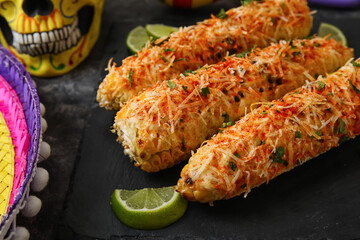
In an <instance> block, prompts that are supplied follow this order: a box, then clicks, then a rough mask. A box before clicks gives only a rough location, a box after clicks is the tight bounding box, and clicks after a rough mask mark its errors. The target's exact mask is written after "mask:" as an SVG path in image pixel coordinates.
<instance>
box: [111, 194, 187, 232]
mask: <svg viewBox="0 0 360 240" xmlns="http://www.w3.org/2000/svg"><path fill="white" fill-rule="evenodd" d="M187 203H188V202H187V200H185V199H183V198H181V195H180V194H179V193H178V192H176V191H175V189H174V187H164V188H144V189H140V190H124V189H116V190H115V191H114V193H113V194H112V196H111V206H112V209H113V211H114V212H115V214H116V216H117V217H118V218H119V219H120V221H122V222H123V223H125V224H126V225H128V226H129V227H132V228H137V229H158V228H162V227H166V226H168V225H170V224H171V223H173V222H175V221H176V220H178V219H179V218H180V217H181V216H182V215H184V213H185V211H186V208H187Z"/></svg>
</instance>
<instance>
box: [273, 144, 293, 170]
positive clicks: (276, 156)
mask: <svg viewBox="0 0 360 240" xmlns="http://www.w3.org/2000/svg"><path fill="white" fill-rule="evenodd" d="M284 155H285V149H284V148H283V147H281V146H280V147H278V148H276V149H275V152H274V153H273V154H272V155H271V156H270V159H272V161H273V162H275V163H282V164H284V165H285V166H287V165H288V164H289V163H288V162H287V161H286V160H284V159H283V158H282V156H284Z"/></svg>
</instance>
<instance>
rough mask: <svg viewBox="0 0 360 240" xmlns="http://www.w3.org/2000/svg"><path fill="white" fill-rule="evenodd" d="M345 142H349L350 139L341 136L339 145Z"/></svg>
mask: <svg viewBox="0 0 360 240" xmlns="http://www.w3.org/2000/svg"><path fill="white" fill-rule="evenodd" d="M347 140H350V138H349V137H348V136H342V137H341V138H340V140H339V144H342V143H344V142H346V141H347Z"/></svg>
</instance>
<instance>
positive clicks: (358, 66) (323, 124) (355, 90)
mask: <svg viewBox="0 0 360 240" xmlns="http://www.w3.org/2000/svg"><path fill="white" fill-rule="evenodd" d="M359 89H360V59H359V60H357V62H355V63H348V64H346V66H344V67H342V68H341V69H339V70H338V71H337V72H335V73H333V74H330V75H329V76H328V77H327V78H323V77H319V78H318V80H317V81H315V82H311V83H308V84H306V85H304V86H303V87H301V88H298V89H297V90H294V91H292V92H290V93H288V94H286V95H285V96H284V98H283V99H281V100H276V101H273V102H271V103H266V104H264V105H262V106H261V107H259V108H257V109H256V110H254V111H253V112H251V113H249V114H248V115H247V116H245V117H244V118H242V119H241V120H240V121H238V122H237V123H236V125H234V126H232V127H229V128H227V129H226V130H224V131H223V132H222V133H219V134H218V135H216V136H214V137H213V138H212V139H211V140H209V141H207V144H206V145H205V146H203V147H201V148H199V149H198V151H197V153H196V154H194V155H193V156H192V157H191V158H190V161H189V164H187V165H186V166H185V167H184V168H183V170H182V172H181V179H180V180H179V181H178V185H177V191H179V192H180V193H181V194H182V196H183V197H185V198H187V199H189V200H193V201H200V202H213V201H215V200H220V199H224V198H226V199H228V198H232V197H234V196H237V195H240V194H242V193H245V196H246V194H247V193H249V192H250V190H251V189H252V188H254V187H257V186H259V185H261V184H263V183H268V182H269V180H271V179H273V178H275V177H276V176H278V175H280V174H282V173H284V172H286V171H289V170H291V169H293V168H294V167H296V166H298V165H301V164H303V163H304V162H306V161H308V160H309V159H311V158H314V157H316V156H318V155H319V154H321V153H324V152H326V151H328V150H329V149H331V148H333V147H336V146H338V145H339V144H340V143H341V142H343V141H344V140H347V139H349V138H354V137H355V136H356V135H358V134H359V133H360V90H359Z"/></svg>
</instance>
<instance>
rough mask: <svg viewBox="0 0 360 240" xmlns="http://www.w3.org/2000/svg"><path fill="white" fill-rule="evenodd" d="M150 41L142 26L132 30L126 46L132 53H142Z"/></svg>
mask: <svg viewBox="0 0 360 240" xmlns="http://www.w3.org/2000/svg"><path fill="white" fill-rule="evenodd" d="M149 39H150V37H149V36H148V35H147V33H146V30H145V28H144V27H142V26H137V27H136V28H134V29H133V30H131V31H130V33H129V35H128V36H127V38H126V46H127V47H128V48H129V50H130V51H131V52H132V53H136V52H138V51H141V49H142V48H143V47H144V46H145V44H146V43H147V41H149Z"/></svg>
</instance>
